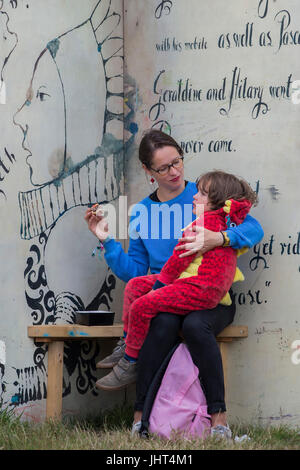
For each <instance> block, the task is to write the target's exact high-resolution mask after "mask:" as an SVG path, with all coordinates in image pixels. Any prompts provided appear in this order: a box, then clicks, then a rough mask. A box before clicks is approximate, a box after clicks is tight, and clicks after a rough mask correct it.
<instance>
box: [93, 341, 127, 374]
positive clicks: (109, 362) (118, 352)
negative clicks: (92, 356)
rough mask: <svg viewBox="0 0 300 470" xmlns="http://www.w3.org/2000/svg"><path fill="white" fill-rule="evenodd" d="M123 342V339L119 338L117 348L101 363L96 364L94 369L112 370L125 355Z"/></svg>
mask: <svg viewBox="0 0 300 470" xmlns="http://www.w3.org/2000/svg"><path fill="white" fill-rule="evenodd" d="M125 346H126V344H125V341H124V338H120V339H119V341H118V342H117V346H116V347H115V348H114V349H113V352H112V353H111V354H110V355H109V356H106V357H105V358H104V359H102V360H101V361H99V362H97V364H96V368H97V369H112V368H113V367H115V365H116V364H118V362H119V360H120V359H122V357H123V356H124V353H125Z"/></svg>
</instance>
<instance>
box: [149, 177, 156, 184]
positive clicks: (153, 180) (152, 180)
mask: <svg viewBox="0 0 300 470" xmlns="http://www.w3.org/2000/svg"><path fill="white" fill-rule="evenodd" d="M153 183H155V179H154V178H153V176H152V178H151V179H150V184H153Z"/></svg>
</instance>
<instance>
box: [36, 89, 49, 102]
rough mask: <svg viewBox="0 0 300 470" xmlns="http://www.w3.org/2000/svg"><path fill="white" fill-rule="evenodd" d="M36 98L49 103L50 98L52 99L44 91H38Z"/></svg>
mask: <svg viewBox="0 0 300 470" xmlns="http://www.w3.org/2000/svg"><path fill="white" fill-rule="evenodd" d="M36 97H37V98H39V100H40V101H47V99H48V97H49V98H50V95H49V94H48V93H44V92H43V91H38V92H37V94H36Z"/></svg>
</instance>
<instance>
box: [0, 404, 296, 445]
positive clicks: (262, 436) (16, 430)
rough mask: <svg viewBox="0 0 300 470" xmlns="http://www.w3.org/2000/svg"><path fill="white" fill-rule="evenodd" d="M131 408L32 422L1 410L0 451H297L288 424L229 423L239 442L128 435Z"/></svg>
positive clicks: (294, 432)
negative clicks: (276, 425) (141, 437)
mask: <svg viewBox="0 0 300 470" xmlns="http://www.w3.org/2000/svg"><path fill="white" fill-rule="evenodd" d="M131 423H132V409H131V407H122V408H115V409H114V410H111V411H109V412H106V413H103V414H102V415H99V416H97V417H92V418H88V419H85V420H78V419H71V420H65V421H63V422H62V423H59V422H51V421H49V422H44V423H41V424H32V423H29V422H26V421H22V419H21V418H20V417H18V418H16V417H15V415H14V414H13V412H12V411H7V410H2V411H0V450H164V451H166V450H172V451H175V450H214V449H218V450H223V449H230V450H235V449H236V450H241V449H245V450H296V449H300V432H299V430H295V429H290V428H288V427H287V426H278V427H268V428H262V427H259V426H243V425H238V426H232V431H233V435H234V436H235V435H237V436H242V435H244V434H247V435H248V436H249V437H250V440H247V441H244V442H242V443H236V442H231V443H228V442H218V441H216V440H215V439H212V438H209V439H206V440H201V439H197V440H194V441H187V440H180V439H177V440H175V441H165V440H162V439H159V438H157V437H151V438H149V439H146V440H144V439H140V438H139V437H131V435H130V428H131Z"/></svg>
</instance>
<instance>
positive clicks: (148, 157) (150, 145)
mask: <svg viewBox="0 0 300 470" xmlns="http://www.w3.org/2000/svg"><path fill="white" fill-rule="evenodd" d="M167 146H170V147H174V148H175V149H176V150H177V152H178V153H179V155H181V156H183V150H182V148H181V147H180V146H179V145H178V144H177V142H176V140H174V139H173V137H171V136H170V135H168V134H165V133H164V132H162V131H159V130H157V129H151V130H150V131H147V132H146V133H145V134H144V136H143V138H142V140H141V143H140V147H139V159H140V161H141V162H142V163H143V164H144V165H145V166H146V167H147V168H150V167H151V163H152V158H153V154H154V152H155V150H157V149H160V148H162V147H167Z"/></svg>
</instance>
